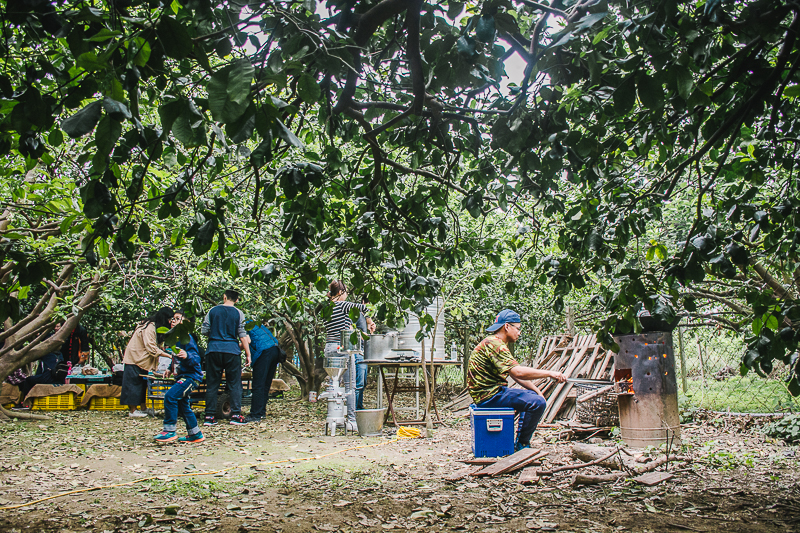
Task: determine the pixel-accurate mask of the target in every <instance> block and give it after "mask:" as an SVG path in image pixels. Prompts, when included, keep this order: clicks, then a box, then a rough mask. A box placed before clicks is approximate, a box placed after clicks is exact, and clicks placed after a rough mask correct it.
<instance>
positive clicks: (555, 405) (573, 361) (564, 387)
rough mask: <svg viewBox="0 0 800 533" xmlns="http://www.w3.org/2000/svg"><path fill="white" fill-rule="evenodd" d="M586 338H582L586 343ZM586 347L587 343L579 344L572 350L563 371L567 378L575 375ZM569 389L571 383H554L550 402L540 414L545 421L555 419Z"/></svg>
mask: <svg viewBox="0 0 800 533" xmlns="http://www.w3.org/2000/svg"><path fill="white" fill-rule="evenodd" d="M588 340H589V338H588V337H586V338H584V340H583V342H584V343H586V342H587V341H588ZM587 348H588V344H587V345H586V346H585V347H584V346H579V347H577V349H575V350H573V352H572V357H571V358H570V360H569V366H568V367H567V370H566V371H565V372H564V374H565V375H566V376H567V377H568V378H572V377H575V376H574V375H573V372H575V369H576V368H577V367H578V365H579V364H580V363H581V361H582V359H581V357H583V354H584V353H585V352H586V349H587ZM579 349H580V351H579ZM570 389H572V383H559V384H558V385H556V388H555V390H554V391H553V394H552V395H551V396H550V398H551V399H552V402H550V401H548V402H547V409H546V410H545V412H544V415H543V416H542V419H543V420H544V421H545V422H548V423H549V422H552V421H553V420H555V418H556V416H558V411H559V410H560V409H561V404H562V403H564V398H565V397H566V395H567V393H568V392H569V391H570Z"/></svg>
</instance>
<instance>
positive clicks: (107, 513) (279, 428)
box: [0, 400, 800, 532]
mask: <svg viewBox="0 0 800 533" xmlns="http://www.w3.org/2000/svg"><path fill="white" fill-rule="evenodd" d="M323 409H324V406H323V405H322V404H316V405H314V404H307V403H305V402H296V401H289V400H276V401H272V402H270V404H269V406H268V412H267V419H266V422H263V423H261V424H256V425H254V424H251V425H248V426H244V427H239V426H231V425H227V424H226V425H218V426H215V427H211V428H204V433H205V435H206V437H207V441H206V442H205V443H203V444H199V445H175V444H169V445H157V444H155V443H154V442H153V441H152V436H153V435H155V434H156V433H157V432H158V431H159V430H160V427H161V420H160V419H158V418H148V419H129V418H127V416H126V415H127V413H123V412H96V411H76V412H64V413H51V416H52V420H51V421H46V422H44V421H17V422H12V423H6V424H0V507H6V506H12V505H15V504H20V503H24V502H31V501H34V500H36V499H39V498H43V497H46V496H51V495H55V494H60V493H63V492H67V491H72V490H80V489H85V488H89V487H95V486H105V485H113V484H120V483H126V482H130V481H133V480H137V479H142V478H151V479H148V480H146V481H141V482H138V483H134V484H130V485H125V486H119V487H113V488H100V489H96V490H92V491H89V492H79V493H75V494H71V495H66V496H62V497H59V498H55V499H52V500H48V501H45V502H41V503H36V504H33V505H31V506H26V507H24V508H21V509H12V510H0V531H14V532H28V531H47V532H83V531H96V532H115V531H153V532H160V531H172V532H200V531H217V532H244V531H285V532H299V531H384V530H391V529H401V530H406V529H429V530H434V531H439V530H473V531H521V530H533V531H573V532H612V531H637V532H639V531H641V532H647V531H653V532H660V531H725V532H738V531H741V532H762V531H800V484H799V483H798V481H799V480H800V468H798V466H799V465H798V459H800V457H799V456H798V455H797V447H794V446H786V445H784V444H783V443H780V442H775V441H773V440H771V439H767V438H765V437H764V436H763V435H762V434H761V432H760V430H759V428H758V427H756V426H754V425H748V424H749V421H742V420H741V419H736V420H734V419H725V418H717V419H707V420H704V421H695V422H692V423H690V424H687V425H685V426H684V427H683V429H682V431H683V436H684V439H683V440H684V446H683V450H681V451H680V453H682V454H684V455H687V456H688V457H690V461H689V462H688V463H686V464H683V465H672V466H671V470H672V471H673V473H675V474H676V477H675V478H673V479H672V480H669V481H666V482H664V483H662V484H660V485H657V486H655V487H643V486H640V485H637V484H636V483H635V482H633V481H631V480H622V481H618V482H616V483H615V484H605V485H597V486H591V487H583V488H576V489H573V488H572V487H571V479H572V476H573V474H574V472H563V473H559V474H556V475H554V476H552V477H544V478H541V479H540V481H539V482H538V484H536V485H532V486H530V485H526V486H523V485H520V484H519V483H518V476H519V474H518V473H514V474H509V475H505V476H499V477H496V478H489V479H486V478H466V479H463V480H460V481H456V482H447V481H445V480H444V479H443V478H444V477H445V476H447V475H448V474H451V473H453V472H455V471H456V470H459V469H462V468H463V467H464V465H463V464H462V463H459V462H458V461H459V460H460V459H466V458H469V457H471V439H470V430H469V421H468V420H467V419H464V418H455V417H453V416H452V415H447V416H446V418H445V424H443V425H442V426H440V427H439V428H438V429H437V430H436V431H435V434H434V436H433V438H431V439H404V440H395V439H394V437H393V434H394V430H393V429H388V428H387V430H386V431H385V435H384V437H382V438H378V437H374V438H365V439H362V438H359V437H357V436H347V437H344V436H337V437H325V436H324V430H323V426H322V420H323V419H324V414H323ZM745 426H746V427H745ZM181 429H182V428H181ZM556 435H557V431H556V430H555V429H550V428H548V429H540V430H539V431H537V433H536V435H535V439H534V447H538V448H542V449H544V450H546V451H548V452H549V455H548V456H547V457H546V458H545V459H544V460H543V463H542V467H541V468H551V467H555V466H558V465H566V464H570V463H572V462H575V460H574V459H571V458H570V449H571V446H572V443H571V442H568V441H559V440H557V439H556V437H555V436H556ZM604 444H608V445H613V444H615V442H614V441H613V440H607V441H605V442H604ZM364 446H366V447H364ZM355 447H360V448H356V449H353V448H355ZM331 452H340V453H337V454H334V455H330V456H327V457H321V458H317V457H319V456H321V455H325V454H329V453H331ZM304 458H312V459H311V460H303V459H304ZM275 461H284V462H280V463H277V464H270V463H274V462H275ZM204 472H214V473H211V474H205V475H198V474H201V473H204ZM581 472H583V473H607V472H608V471H606V470H604V469H602V468H599V467H593V468H591V469H583V470H581ZM173 474H187V475H184V476H181V477H167V476H168V475H173ZM153 476H158V477H156V478H155V479H152V477H153ZM170 513H177V514H170Z"/></svg>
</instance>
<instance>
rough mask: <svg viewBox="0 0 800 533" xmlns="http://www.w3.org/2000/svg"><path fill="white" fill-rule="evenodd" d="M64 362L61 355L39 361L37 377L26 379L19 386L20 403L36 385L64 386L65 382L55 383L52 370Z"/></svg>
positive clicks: (57, 354) (52, 355)
mask: <svg viewBox="0 0 800 533" xmlns="http://www.w3.org/2000/svg"><path fill="white" fill-rule="evenodd" d="M61 360H62V358H61V354H60V353H49V354H47V355H45V356H44V357H42V358H41V359H40V360H39V369H38V372H37V373H36V375H33V376H28V377H26V378H25V379H24V380H23V381H22V383H20V384H19V385H17V386H18V387H19V402H20V403H22V401H23V400H24V399H25V396H27V395H28V393H29V392H30V391H31V389H32V388H33V387H35V386H36V385H63V384H64V382H63V381H62V382H61V383H56V382H55V381H53V376H52V374H50V370H51V369H53V368H55V366H56V365H57V364H58V363H60V362H61Z"/></svg>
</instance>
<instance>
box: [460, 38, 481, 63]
mask: <svg viewBox="0 0 800 533" xmlns="http://www.w3.org/2000/svg"><path fill="white" fill-rule="evenodd" d="M475 46H476V45H475V39H473V38H472V37H469V36H468V35H462V36H461V37H459V38H458V41H456V50H457V51H458V53H459V54H461V55H462V56H466V57H468V58H470V59H472V58H473V57H475V56H476V55H477V54H478V52H476V51H475Z"/></svg>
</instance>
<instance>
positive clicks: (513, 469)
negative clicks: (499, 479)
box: [495, 452, 548, 476]
mask: <svg viewBox="0 0 800 533" xmlns="http://www.w3.org/2000/svg"><path fill="white" fill-rule="evenodd" d="M547 454H548V452H539V453H537V454H536V455H534V456H533V457H531V458H530V459H528V460H526V461H522V462H521V463H517V464H515V465H514V466H512V467H509V468H507V469H505V470H503V471H502V472H498V473H497V474H495V476H499V475H501V474H510V473H512V472H516V471H517V470H519V469H520V468H525V467H527V466H531V465H533V463H536V462H538V461H539V459H542V458H543V457H545V456H547Z"/></svg>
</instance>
